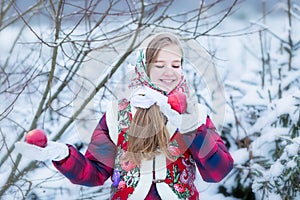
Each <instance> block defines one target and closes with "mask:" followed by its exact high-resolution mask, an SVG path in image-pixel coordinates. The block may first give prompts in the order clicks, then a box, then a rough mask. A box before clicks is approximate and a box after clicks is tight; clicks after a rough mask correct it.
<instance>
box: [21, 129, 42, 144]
mask: <svg viewBox="0 0 300 200" xmlns="http://www.w3.org/2000/svg"><path fill="white" fill-rule="evenodd" d="M25 141H26V142H27V143H28V144H34V145H37V146H39V147H46V146H47V135H46V133H45V131H43V130H42V129H33V130H31V131H29V132H28V133H27V134H26V136H25Z"/></svg>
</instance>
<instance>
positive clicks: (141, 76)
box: [129, 50, 190, 96]
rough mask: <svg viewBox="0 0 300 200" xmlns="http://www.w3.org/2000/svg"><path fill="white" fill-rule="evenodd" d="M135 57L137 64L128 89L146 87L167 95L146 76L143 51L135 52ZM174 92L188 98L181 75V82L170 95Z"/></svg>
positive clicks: (187, 91)
mask: <svg viewBox="0 0 300 200" xmlns="http://www.w3.org/2000/svg"><path fill="white" fill-rule="evenodd" d="M137 57H138V58H137V62H136V65H135V74H134V76H133V78H132V79H131V82H130V84H129V88H131V89H135V88H138V87H140V86H148V87H150V88H152V89H155V90H157V91H159V92H161V93H162V94H164V95H168V93H166V92H165V91H163V90H162V89H161V88H159V87H157V86H156V85H155V84H154V83H152V81H151V80H150V78H149V76H148V75H147V73H146V71H147V66H146V56H145V50H139V51H138V52H137ZM174 91H180V92H182V93H185V94H186V95H187V96H190V94H189V90H188V86H187V83H186V80H185V79H184V76H183V75H182V76H181V81H180V82H179V84H178V85H177V86H176V88H174V89H173V90H172V91H171V92H170V93H172V92H174Z"/></svg>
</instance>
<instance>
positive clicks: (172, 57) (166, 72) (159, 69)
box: [149, 45, 182, 93]
mask: <svg viewBox="0 0 300 200" xmlns="http://www.w3.org/2000/svg"><path fill="white" fill-rule="evenodd" d="M181 59H182V53H181V50H180V49H179V48H178V47H177V46H176V45H168V46H165V47H164V48H163V49H162V50H160V51H159V52H158V54H157V56H156V58H155V59H154V62H153V63H151V64H150V66H151V67H150V72H149V76H150V79H151V81H152V83H154V84H155V85H156V86H158V87H159V88H160V89H162V90H164V91H166V92H168V93H169V92H171V91H172V90H173V89H174V88H175V87H176V86H177V85H178V83H179V82H180V80H181V74H182V66H181Z"/></svg>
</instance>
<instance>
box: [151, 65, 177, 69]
mask: <svg viewBox="0 0 300 200" xmlns="http://www.w3.org/2000/svg"><path fill="white" fill-rule="evenodd" d="M155 67H157V68H163V67H165V66H163V65H155ZM172 67H173V68H175V69H177V68H180V65H172Z"/></svg>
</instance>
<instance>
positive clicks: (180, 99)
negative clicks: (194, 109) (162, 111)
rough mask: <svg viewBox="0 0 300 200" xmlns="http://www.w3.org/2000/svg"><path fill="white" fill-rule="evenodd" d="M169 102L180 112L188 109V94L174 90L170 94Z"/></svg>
mask: <svg viewBox="0 0 300 200" xmlns="http://www.w3.org/2000/svg"><path fill="white" fill-rule="evenodd" d="M168 103H169V104H170V105H171V108H172V109H173V110H176V111H177V112H179V113H180V114H182V113H184V112H185V111H186V96H185V94H184V93H182V92H180V91H172V92H171V93H170V94H169V95H168Z"/></svg>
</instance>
